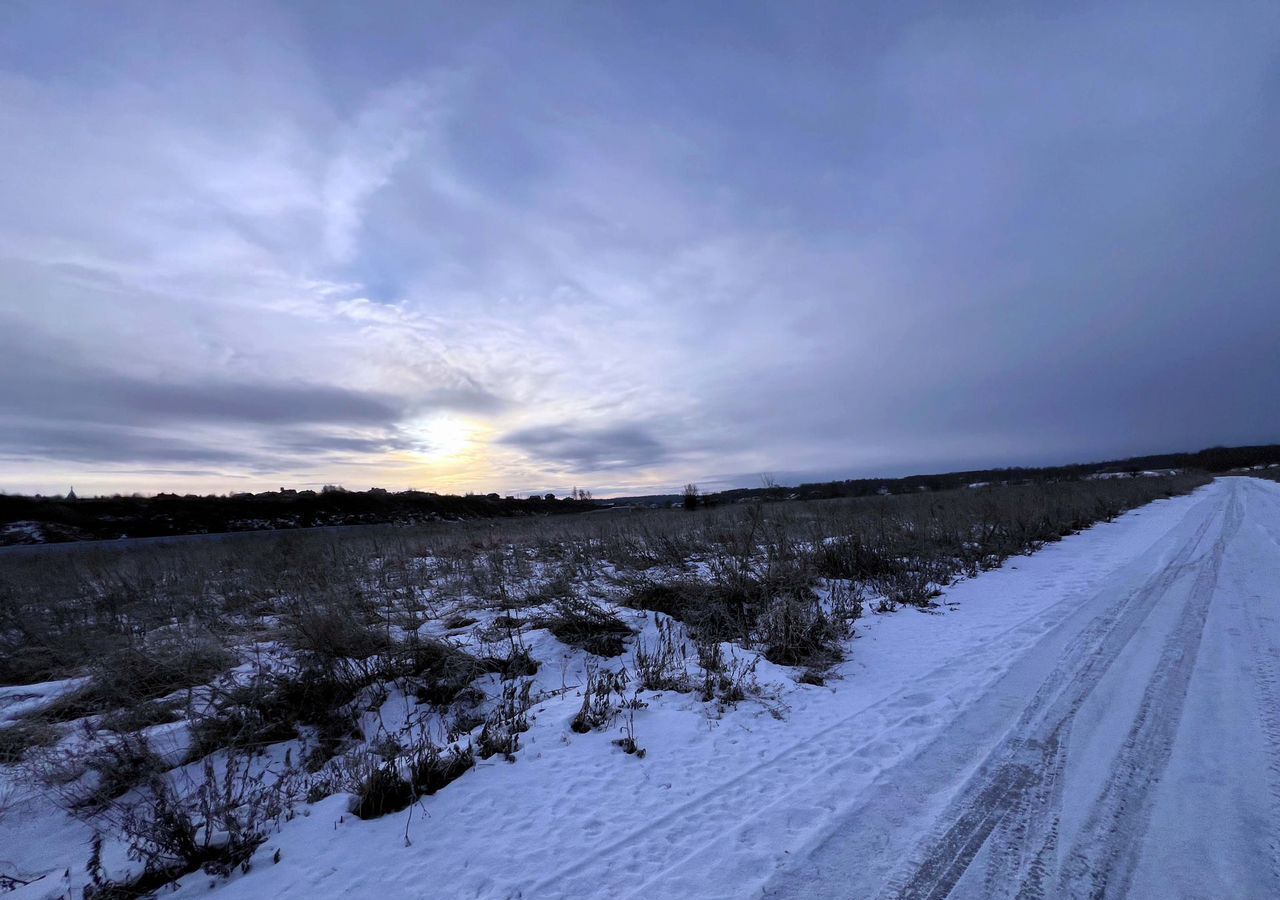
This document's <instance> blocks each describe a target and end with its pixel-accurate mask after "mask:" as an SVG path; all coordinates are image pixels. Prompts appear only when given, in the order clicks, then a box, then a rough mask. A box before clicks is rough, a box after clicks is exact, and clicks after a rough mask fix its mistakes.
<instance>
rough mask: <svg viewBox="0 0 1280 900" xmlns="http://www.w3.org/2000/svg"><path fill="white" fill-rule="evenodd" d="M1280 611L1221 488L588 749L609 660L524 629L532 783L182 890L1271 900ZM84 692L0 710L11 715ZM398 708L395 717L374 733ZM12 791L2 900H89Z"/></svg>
mask: <svg viewBox="0 0 1280 900" xmlns="http://www.w3.org/2000/svg"><path fill="white" fill-rule="evenodd" d="M1277 603H1280V485H1276V484H1274V483H1270V482H1264V481H1260V480H1256V479H1246V478H1224V479H1219V480H1218V481H1216V482H1214V483H1213V484H1211V485H1209V486H1207V487H1204V488H1201V489H1200V490H1198V491H1196V492H1195V493H1193V494H1191V495H1188V496H1183V497H1178V498H1174V499H1170V500H1160V501H1156V502H1155V503H1152V504H1149V505H1147V506H1144V507H1142V508H1140V509H1138V510H1135V511H1132V512H1129V513H1127V514H1125V515H1123V516H1121V517H1120V518H1119V519H1117V520H1116V521H1114V522H1110V523H1105V524H1100V525H1096V526H1094V527H1092V528H1090V529H1088V530H1086V531H1085V532H1083V533H1080V534H1077V535H1073V536H1070V537H1067V538H1065V539H1064V540H1062V541H1060V542H1058V543H1053V544H1050V545H1048V546H1046V547H1045V548H1044V549H1042V550H1040V551H1039V552H1037V553H1034V554H1032V555H1029V556H1020V557H1015V558H1012V559H1010V560H1008V561H1007V562H1006V563H1005V564H1004V565H1003V566H1002V567H1000V568H999V569H996V570H994V571H990V572H985V573H983V574H980V575H978V576H977V577H973V578H970V579H968V580H964V581H961V582H959V583H957V584H954V585H952V586H950V587H949V588H947V589H946V591H945V592H944V594H943V596H942V597H941V598H939V599H938V606H937V607H936V608H934V609H932V610H930V611H928V612H917V611H915V610H912V609H902V610H900V611H898V612H896V613H894V614H892V615H874V614H868V615H865V616H863V617H862V618H861V619H859V620H858V622H857V636H856V637H855V638H854V639H853V640H852V643H851V646H850V648H849V655H848V658H847V660H846V661H844V662H842V663H840V664H838V665H837V666H836V667H835V669H834V670H833V671H832V672H831V673H830V676H829V677H828V678H827V679H826V681H825V684H822V685H815V684H804V683H800V682H798V681H797V679H796V672H795V670H792V669H788V668H785V667H780V666H774V665H772V664H770V663H769V662H767V661H765V660H764V659H760V658H758V657H757V655H756V654H755V653H753V652H751V651H747V650H744V649H742V648H740V647H734V646H733V645H728V644H726V645H724V651H725V653H726V654H728V655H730V656H731V657H732V658H734V659H737V660H740V661H741V663H742V664H743V665H749V664H751V663H754V664H755V670H754V674H755V680H756V682H757V683H758V685H759V687H758V689H757V690H755V691H753V692H751V695H750V696H748V697H747V699H745V700H743V701H742V702H739V703H736V704H726V703H722V702H716V701H710V702H708V701H704V700H702V699H701V698H700V696H699V694H698V692H696V691H695V692H675V691H646V692H644V693H643V694H642V695H639V699H641V700H642V702H643V704H644V705H643V706H641V707H639V708H636V709H634V710H629V711H628V710H623V711H622V712H621V713H620V714H619V715H618V716H617V718H616V719H615V720H614V721H613V723H612V725H611V726H610V727H609V728H607V729H605V730H601V731H593V732H588V733H585V734H579V733H576V732H574V731H573V730H571V728H570V721H571V720H572V718H573V717H574V714H575V713H576V712H577V711H578V710H579V708H580V706H581V705H582V695H581V690H582V687H583V685H584V683H585V677H586V668H587V666H588V664H589V663H591V664H594V663H592V662H591V660H590V659H589V657H588V655H587V654H585V653H584V652H582V651H581V650H575V649H573V648H571V647H568V646H566V645H565V644H563V643H561V642H559V641H557V640H556V639H555V638H554V637H552V635H551V634H550V633H548V632H547V631H545V630H539V629H534V630H531V631H530V632H529V633H528V635H527V636H526V638H525V643H526V646H527V648H528V650H529V652H530V653H531V655H532V656H533V657H534V658H535V659H537V660H539V661H540V662H541V667H540V668H539V670H538V671H537V673H536V675H534V676H532V679H531V682H532V683H531V696H532V697H533V698H534V703H533V705H532V707H531V708H530V710H529V713H528V715H529V729H528V730H527V731H526V732H524V733H523V734H521V735H520V749H519V751H518V753H517V754H516V758H517V761H516V762H514V763H511V762H507V761H504V760H503V758H502V756H501V755H497V756H493V757H491V758H489V759H488V760H481V761H479V762H478V763H477V765H476V766H475V768H474V769H472V770H470V771H468V772H466V773H465V774H464V775H462V776H461V777H460V778H459V779H458V780H457V781H455V782H453V783H452V784H450V785H448V786H447V788H446V789H444V790H441V791H440V792H439V793H437V794H434V795H432V796H429V797H422V798H420V799H419V800H418V801H417V802H416V803H414V804H413V805H412V806H410V807H409V808H408V809H407V810H405V811H402V812H398V813H393V814H390V815H387V816H384V817H382V818H377V819H373V820H368V821H365V820H361V819H358V818H356V817H355V816H353V815H351V813H350V802H351V799H350V796H349V795H347V794H344V793H338V794H334V795H332V796H328V797H325V798H323V799H320V800H318V801H317V802H314V803H303V804H299V805H298V807H297V808H296V809H295V812H294V814H293V815H292V816H290V817H286V818H285V819H284V820H282V821H281V823H280V825H279V827H278V828H277V829H275V830H274V831H273V832H272V833H271V835H270V836H269V838H268V840H267V842H266V843H265V844H264V845H263V846H262V847H261V848H260V849H259V850H258V851H257V853H256V854H255V855H254V857H253V862H252V866H251V867H250V868H249V870H248V871H247V872H241V871H236V872H235V873H234V874H232V875H231V877H229V878H215V877H211V876H209V875H205V874H202V873H194V874H191V875H187V876H185V877H183V878H182V879H181V881H180V882H179V884H178V885H177V887H176V890H174V891H173V893H174V894H176V895H178V896H198V895H200V896H202V895H212V896H218V897H226V898H259V897H282V898H308V900H320V898H337V897H378V898H386V900H392V898H400V897H404V898H410V897H412V898H433V897H441V898H446V897H448V898H452V897H495V898H496V897H521V898H542V897H566V898H567V897H573V898H580V897H623V896H634V897H644V898H654V897H673V898H675V897H680V898H685V897H755V896H761V895H764V896H777V897H875V896H885V897H943V896H955V897H987V896H1045V897H1057V896H1081V897H1083V896H1133V897H1152V898H1163V897H1274V896H1280V705H1277V704H1278V703H1280V696H1277V694H1278V692H1280V681H1278V676H1277V667H1278V666H1280V657H1278V656H1277V653H1278V652H1280V616H1277V614H1276V604H1277ZM625 615H626V617H627V618H628V622H629V624H631V625H632V627H634V628H636V629H638V630H639V632H640V633H639V636H638V637H637V638H636V640H637V641H639V642H648V643H649V645H650V646H656V645H657V641H658V633H657V629H658V625H657V624H656V623H657V621H658V617H656V616H655V615H654V614H652V613H643V612H635V611H628V612H626V613H625ZM605 662H606V664H608V662H609V661H607V660H606V661H605ZM620 662H621V661H620V660H615V661H614V663H615V667H616V666H617V664H620ZM492 680H493V684H494V686H496V685H497V676H492ZM72 687H74V685H43V686H39V685H38V686H26V687H21V688H5V689H3V690H2V691H0V717H6V718H7V717H9V716H16V715H18V713H19V711H21V712H22V713H23V714H25V713H27V712H29V711H31V710H32V709H37V708H39V707H40V706H41V705H42V704H45V703H47V702H50V698H51V697H56V695H57V694H58V692H59V691H62V690H69V689H71V688H72ZM412 708H413V704H411V703H410V702H409V701H408V700H407V699H406V698H405V697H399V696H396V695H395V694H394V692H392V693H391V694H390V695H387V696H381V697H379V698H378V703H377V708H376V709H372V711H370V712H368V713H366V720H367V721H366V731H368V730H369V725H370V724H371V723H373V722H374V721H375V720H376V722H377V724H378V726H379V727H384V726H385V723H388V722H390V723H392V726H391V727H392V728H393V729H394V728H396V727H400V726H403V725H404V724H405V723H406V721H407V720H408V719H409V718H410V717H411V716H412ZM623 728H628V729H631V730H630V731H628V732H627V734H628V735H631V736H633V737H634V741H635V744H636V745H637V746H638V747H640V748H643V750H644V754H643V756H641V755H640V754H628V753H625V752H623V750H622V749H620V748H619V747H618V746H616V745H615V740H616V739H618V738H619V737H622V736H624V735H623V732H622V729H623ZM184 729H185V726H183V725H182V724H181V723H173V724H169V725H163V724H162V725H157V726H154V729H153V732H152V733H153V735H154V736H156V737H157V738H161V739H168V740H170V741H171V742H172V746H174V747H178V748H181V747H182V746H183V742H184V741H187V740H188V739H189V738H188V737H187V736H186V735H185V733H184ZM282 752H283V750H282V749H281V748H279V747H277V748H273V750H272V752H271V753H269V754H268V756H267V763H268V764H269V763H270V762H271V761H272V760H275V761H279V757H280V754H281V753H282ZM272 754H275V756H272ZM181 756H182V754H181V753H180V752H179V753H177V754H176V757H175V758H181ZM0 778H3V780H0V872H5V873H19V874H21V876H22V880H24V881H30V882H31V883H29V884H27V885H25V886H20V887H18V888H17V889H16V890H15V891H13V892H12V893H9V894H7V895H5V896H6V897H12V898H14V900H19V898H34V897H62V896H76V897H78V896H80V890H81V886H82V885H83V884H84V883H85V880H86V875H85V874H84V865H85V860H86V858H87V855H88V846H89V840H90V837H91V828H90V826H88V825H86V824H84V823H83V822H81V821H80V820H78V819H73V818H71V817H69V816H67V815H66V814H65V813H63V812H62V811H61V810H60V809H59V808H58V807H57V806H55V805H54V803H53V802H52V800H51V799H50V798H49V796H48V794H47V792H46V791H45V790H43V789H41V788H39V787H37V786H36V785H35V784H34V783H32V782H31V781H29V780H28V779H26V778H25V776H24V775H23V774H22V770H20V769H18V768H14V767H0ZM113 852H114V853H115V856H114V857H112V856H111V854H112V853H113ZM107 855H108V859H107V862H108V863H109V864H112V863H114V864H116V865H123V864H124V858H123V854H122V851H120V849H119V848H115V850H114V851H113V850H112V849H111V848H108V851H107ZM165 890H166V892H167V891H168V890H169V889H168V888H166V889H165Z"/></svg>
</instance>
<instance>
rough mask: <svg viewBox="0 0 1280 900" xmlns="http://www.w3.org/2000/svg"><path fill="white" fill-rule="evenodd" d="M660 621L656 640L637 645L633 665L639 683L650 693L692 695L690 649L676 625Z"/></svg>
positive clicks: (638, 642)
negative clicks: (684, 692)
mask: <svg viewBox="0 0 1280 900" xmlns="http://www.w3.org/2000/svg"><path fill="white" fill-rule="evenodd" d="M655 618H656V619H657V622H656V625H657V631H658V633H657V636H656V637H655V639H654V640H653V642H652V643H649V642H648V641H646V640H644V639H643V638H641V639H639V640H637V641H636V648H635V655H634V662H635V672H636V681H637V683H638V684H639V686H640V687H641V688H643V689H644V690H648V691H689V690H692V689H693V685H692V682H691V681H690V679H689V665H688V663H689V660H688V649H687V648H686V647H685V642H684V639H683V637H682V636H681V634H680V633H679V632H678V631H677V626H676V623H675V621H674V620H673V619H670V618H661V617H655Z"/></svg>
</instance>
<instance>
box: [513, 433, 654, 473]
mask: <svg viewBox="0 0 1280 900" xmlns="http://www.w3.org/2000/svg"><path fill="white" fill-rule="evenodd" d="M498 443H501V444H506V445H507V446H510V447H516V448H518V449H520V450H522V451H524V452H525V453H527V454H528V455H529V456H530V457H532V458H533V459H535V460H537V461H538V462H539V463H540V464H542V465H546V466H552V467H555V468H558V469H567V470H571V471H579V472H598V471H605V470H609V469H628V468H645V467H649V466H656V465H658V464H660V463H662V462H665V461H666V460H667V459H669V457H670V454H669V453H668V451H667V449H666V448H665V447H664V446H663V445H662V443H661V442H660V441H659V440H657V438H655V437H653V435H651V434H650V433H649V432H648V431H646V430H645V429H643V428H641V427H639V426H636V425H621V426H617V427H613V428H594V429H590V428H574V427H573V426H569V425H544V426H539V427H535V428H524V429H521V430H519V431H513V432H511V433H510V434H507V435H504V436H503V437H501V438H499V440H498Z"/></svg>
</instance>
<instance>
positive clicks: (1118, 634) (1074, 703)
mask: <svg viewBox="0 0 1280 900" xmlns="http://www.w3.org/2000/svg"><path fill="white" fill-rule="evenodd" d="M1231 502H1232V503H1233V504H1234V502H1235V494H1234V491H1233V494H1232V501H1231ZM1224 517H1225V516H1224ZM1217 519H1218V516H1217V515H1214V514H1211V515H1209V516H1206V518H1205V520H1204V521H1203V522H1202V523H1200V525H1199V526H1198V528H1197V529H1196V531H1195V533H1194V534H1193V535H1192V536H1191V538H1189V539H1188V540H1187V541H1186V542H1185V543H1184V544H1183V545H1182V546H1181V547H1180V548H1179V550H1178V551H1177V552H1175V554H1174V555H1173V558H1172V559H1170V560H1168V561H1167V562H1166V563H1165V564H1164V565H1162V567H1161V568H1160V569H1159V571H1157V572H1156V573H1155V574H1154V575H1153V576H1152V577H1151V578H1149V579H1148V580H1147V581H1146V582H1145V583H1144V584H1143V585H1141V586H1140V587H1139V588H1138V589H1137V590H1135V591H1133V592H1132V593H1130V594H1129V595H1128V596H1127V597H1126V598H1125V599H1124V600H1123V601H1122V602H1121V603H1119V604H1116V605H1114V606H1112V607H1110V608H1109V609H1108V610H1107V612H1105V613H1103V614H1102V615H1100V616H1098V617H1097V618H1096V619H1094V621H1093V622H1092V623H1090V625H1089V626H1087V627H1086V628H1085V630H1084V631H1082V632H1081V634H1079V635H1078V636H1077V637H1076V638H1075V639H1074V640H1073V641H1072V642H1071V644H1070V645H1068V647H1067V649H1066V650H1065V651H1064V653H1063V654H1062V657H1061V659H1060V661H1059V663H1058V665H1057V666H1056V667H1055V669H1054V671H1053V673H1052V674H1051V675H1050V676H1049V677H1048V678H1047V679H1045V681H1044V683H1043V684H1042V686H1041V688H1040V689H1039V690H1038V691H1037V692H1036V694H1035V696H1034V697H1033V698H1032V700H1031V702H1030V703H1029V704H1028V705H1027V707H1026V708H1025V710H1024V712H1023V714H1022V715H1021V716H1020V717H1019V720H1018V722H1017V724H1016V725H1015V726H1014V727H1013V728H1012V729H1011V730H1010V732H1009V737H1008V738H1006V740H1005V741H1003V742H1002V743H1001V744H1000V745H999V746H997V748H996V749H995V750H994V751H992V752H991V753H990V754H989V755H988V757H987V762H985V763H984V764H983V765H982V766H981V767H980V768H979V770H978V772H977V773H976V774H975V775H974V776H973V777H972V778H971V779H970V781H969V784H968V786H966V788H964V789H963V790H962V793H961V794H960V796H959V797H958V798H957V799H956V800H955V801H953V803H952V805H951V808H950V810H949V812H948V813H947V814H945V815H944V817H943V822H944V823H945V824H943V825H942V826H941V827H940V828H939V829H936V830H935V831H934V832H933V833H932V834H931V835H930V837H929V838H927V839H926V840H925V841H924V842H923V855H922V857H919V858H917V859H916V860H914V861H913V862H912V863H911V864H909V866H908V867H906V868H905V869H901V870H899V872H898V874H897V875H896V877H894V878H893V879H892V880H891V881H890V882H889V884H888V885H887V886H886V888H885V890H884V891H882V892H881V896H884V897H894V898H903V900H907V898H910V900H917V898H920V900H923V898H942V897H946V896H947V895H948V894H950V893H951V891H952V889H953V888H954V887H955V886H956V884H957V882H959V880H960V878H961V877H962V876H963V875H964V874H965V872H966V870H967V869H968V867H969V865H970V863H972V862H973V860H974V858H975V857H976V856H977V855H978V853H979V851H980V850H981V849H982V848H983V846H984V845H985V844H986V843H987V842H988V840H989V839H990V838H991V837H992V834H993V832H996V831H997V828H999V829H1000V834H999V838H1000V844H1002V845H1003V847H1002V848H996V852H995V853H993V854H992V856H993V859H992V862H991V865H990V867H989V869H988V871H987V872H986V873H985V879H984V880H985V882H986V886H987V889H988V891H987V893H988V895H989V896H990V895H1012V894H1019V895H1024V896H1038V895H1041V894H1043V890H1044V888H1043V884H1044V881H1045V879H1046V877H1047V876H1048V875H1049V874H1050V873H1049V871H1048V869H1049V867H1050V864H1051V858H1052V855H1053V851H1054V849H1055V848H1056V840H1057V821H1056V816H1054V815H1053V814H1052V809H1054V808H1055V807H1056V804H1053V805H1050V804H1051V803H1052V801H1053V800H1054V799H1056V797H1057V796H1058V792H1059V791H1060V789H1061V780H1062V774H1063V770H1064V767H1065V763H1066V754H1065V747H1066V744H1067V739H1068V738H1069V734H1070V726H1071V722H1072V719H1073V718H1074V716H1075V714H1076V712H1077V711H1078V710H1079V708H1080V707H1081V706H1082V705H1083V703H1084V702H1085V700H1086V699H1087V698H1088V696H1089V695H1090V694H1091V693H1092V691H1093V690H1094V688H1095V687H1097V685H1098V683H1099V682H1100V681H1101V679H1102V677H1103V676H1104V675H1105V674H1106V672H1107V670H1108V669H1110V667H1111V666H1112V664H1113V663H1114V662H1115V661H1116V660H1117V659H1118V658H1119V657H1120V655H1121V653H1122V652H1123V651H1124V649H1125V648H1126V647H1127V646H1128V645H1129V643H1130V641H1131V640H1132V639H1133V636H1134V634H1135V633H1136V631H1137V629H1138V628H1139V627H1140V626H1141V624H1142V623H1143V621H1144V620H1145V619H1146V617H1147V616H1148V614H1149V613H1150V612H1151V610H1152V609H1153V608H1154V607H1155V605H1156V603H1158V602H1159V600H1160V598H1161V597H1163V596H1164V595H1165V594H1166V593H1167V592H1168V590H1169V589H1170V588H1172V587H1173V585H1174V584H1176V583H1177V582H1178V581H1179V580H1180V579H1181V578H1182V577H1183V576H1184V575H1185V574H1187V573H1188V571H1192V570H1195V569H1197V568H1198V564H1199V563H1201V562H1203V559H1204V558H1203V557H1202V558H1200V559H1196V558H1195V552H1196V550H1197V549H1198V548H1199V546H1200V543H1201V542H1202V541H1203V539H1204V537H1205V535H1206V534H1207V533H1208V531H1209V529H1210V527H1211V526H1212V525H1213V524H1214V522H1215V521H1216V520H1217ZM1215 548H1216V545H1215ZM1212 555H1213V554H1212V551H1211V553H1210V554H1209V556H1212ZM1206 604H1207V600H1206ZM1185 619H1189V620H1190V622H1191V623H1194V621H1195V620H1196V614H1195V613H1194V612H1193V611H1188V612H1187V613H1185V614H1184V620H1185ZM1201 625H1202V626H1203V620H1202V619H1201ZM1176 630H1177V631H1178V632H1180V633H1181V632H1183V631H1184V628H1181V627H1180V628H1178V629H1176ZM1169 657H1170V659H1169V663H1170V666H1172V665H1173V664H1174V663H1176V662H1177V658H1175V657H1176V654H1175V653H1174V652H1172V651H1170V654H1169ZM1166 668H1168V667H1166ZM1187 671H1188V672H1189V671H1190V667H1189V666H1187ZM1042 811H1044V812H1042ZM1029 846H1031V847H1034V850H1033V852H1031V853H1026V850H1025V849H1024V848H1029ZM1001 849H1002V850H1003V852H1001Z"/></svg>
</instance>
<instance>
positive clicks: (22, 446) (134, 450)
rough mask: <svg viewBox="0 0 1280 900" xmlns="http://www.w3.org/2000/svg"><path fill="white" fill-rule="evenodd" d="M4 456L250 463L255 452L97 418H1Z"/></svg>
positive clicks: (0, 450) (115, 461)
mask: <svg viewBox="0 0 1280 900" xmlns="http://www.w3.org/2000/svg"><path fill="white" fill-rule="evenodd" d="M0 458H5V459H8V460H11V461H15V462H19V463H33V462H41V461H44V460H64V461H74V462H84V463H106V464H130V463H145V462H152V463H155V462H173V463H185V464H190V463H198V464H206V465H210V466H246V465H250V464H253V463H254V462H255V459H256V457H255V456H254V454H252V453H249V452H246V451H243V450H236V449H231V448H227V447H219V446H211V445H209V444H207V443H201V442H199V441H195V440H186V439H183V438H180V437H174V436H172V435H166V434H157V433H156V432H153V431H148V430H145V429H138V428H129V427H125V426H112V425H101V424H95V423H81V424H56V423H55V424H51V423H30V422H15V421H13V420H6V419H4V418H0Z"/></svg>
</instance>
